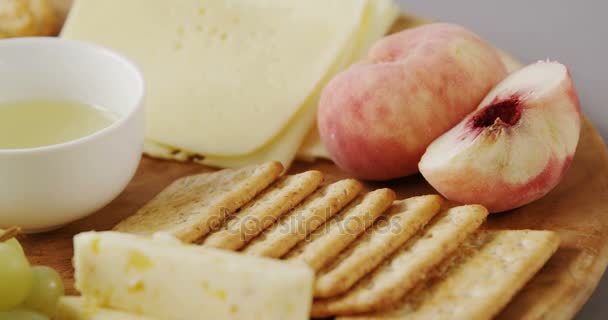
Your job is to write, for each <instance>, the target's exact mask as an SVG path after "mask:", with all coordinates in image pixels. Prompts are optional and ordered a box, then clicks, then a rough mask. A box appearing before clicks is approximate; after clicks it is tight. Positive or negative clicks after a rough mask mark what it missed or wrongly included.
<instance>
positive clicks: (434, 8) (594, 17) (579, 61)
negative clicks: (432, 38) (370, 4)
mask: <svg viewBox="0 0 608 320" xmlns="http://www.w3.org/2000/svg"><path fill="white" fill-rule="evenodd" d="M397 2H398V3H399V4H400V5H401V7H402V8H403V9H404V10H407V11H409V12H412V13H416V14H419V15H422V16H426V17H431V18H434V19H438V20H442V21H447V22H453V23H458V24H461V25H464V26H466V27H468V28H469V29H471V30H473V31H475V32H476V33H477V34H479V35H481V36H482V37H483V38H485V39H486V40H488V41H490V42H491V43H493V44H495V45H496V46H498V47H500V48H503V49H506V50H507V51H508V52H510V53H512V54H513V55H514V56H515V57H517V58H518V59H519V60H520V61H523V62H526V63H528V62H534V61H537V60H541V59H546V58H550V59H554V60H558V61H560V62H562V63H564V64H566V65H568V67H569V68H570V70H571V73H572V75H573V77H574V82H575V85H576V86H577V90H578V93H579V97H580V100H581V104H582V108H583V110H584V112H585V113H586V114H587V116H589V118H590V119H591V120H592V121H593V122H594V124H595V126H596V127H597V128H598V130H599V131H600V133H601V134H602V136H603V137H604V141H607V140H608V107H607V106H606V103H608V85H607V82H606V80H605V77H606V75H608V61H606V59H608V25H607V24H606V22H605V19H606V18H605V14H606V12H608V2H607V1H604V0H587V1H573V0H532V1H530V0H528V1H526V0H510V1H484V0H460V1H451V0H449V1H436V0H435V1H433V0H427V1H420V0H397ZM607 302H608V276H604V279H603V280H602V282H601V283H600V285H599V287H598V289H597V290H596V292H595V294H594V295H593V297H592V298H591V300H590V301H589V302H588V303H587V304H586V305H585V307H584V308H583V310H581V312H580V313H579V315H578V316H577V319H583V320H587V319H589V320H595V319H597V320H599V319H608V303H607Z"/></svg>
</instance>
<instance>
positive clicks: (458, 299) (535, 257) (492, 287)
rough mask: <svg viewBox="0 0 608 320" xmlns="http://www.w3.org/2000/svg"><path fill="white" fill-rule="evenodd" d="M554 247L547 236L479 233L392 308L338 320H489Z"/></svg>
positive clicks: (542, 233)
mask: <svg viewBox="0 0 608 320" xmlns="http://www.w3.org/2000/svg"><path fill="white" fill-rule="evenodd" d="M558 246H559V238H558V236H557V234H556V233H554V232H551V231H528V230H519V231H496V232H484V233H481V234H480V235H478V236H476V237H474V238H473V239H471V240H470V241H467V244H466V245H464V246H463V247H462V248H460V249H458V252H457V254H456V256H457V259H454V261H450V262H449V263H448V265H446V266H445V270H443V271H441V272H439V273H438V274H436V275H435V277H434V278H433V279H430V281H426V282H425V283H423V284H422V285H421V286H420V287H419V288H417V290H416V293H415V294H411V295H408V297H406V299H404V300H403V301H402V302H400V303H399V304H398V305H396V306H394V307H393V308H391V309H389V310H386V311H382V312H376V313H371V314H365V315H361V316H356V317H345V318H339V319H386V318H390V319H413V320H416V319H470V320H482V319H484V320H485V319H492V318H494V317H495V316H496V315H497V314H498V313H499V312H500V310H502V309H503V308H504V307H505V306H506V305H507V303H508V302H509V301H510V300H511V299H512V298H513V296H514V295H515V294H516V293H517V292H518V291H519V290H520V289H521V288H523V286H524V285H525V284H526V283H527V282H528V281H529V280H530V279H531V278H532V277H533V276H534V274H536V272H538V270H540V268H541V267H542V266H543V265H544V264H545V263H546V262H547V261H548V260H549V258H550V257H551V256H552V255H553V253H555V251H556V250H557V248H558Z"/></svg>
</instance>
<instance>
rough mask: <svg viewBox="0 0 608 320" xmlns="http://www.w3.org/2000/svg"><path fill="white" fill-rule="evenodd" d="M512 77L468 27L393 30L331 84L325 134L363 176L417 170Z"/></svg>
mask: <svg viewBox="0 0 608 320" xmlns="http://www.w3.org/2000/svg"><path fill="white" fill-rule="evenodd" d="M506 75H507V72H506V68H505V66H504V64H503V63H502V62H501V59H500V57H499V56H498V54H497V52H496V50H495V49H494V48H492V47H491V46H490V45H488V44H487V43H485V42H484V41H483V40H481V39H480V38H479V37H478V36H476V35H475V34H473V33H471V32H470V31H467V30H466V29H464V28H463V27H460V26H456V25H451V24H445V23H438V24H430V25H426V26H422V27H419V28H415V29H411V30H407V31H404V32H401V33H398V34H394V35H391V36H388V37H386V38H384V39H382V40H380V41H379V42H378V43H377V44H376V45H375V46H374V47H373V48H372V49H371V50H370V52H369V54H368V58H367V59H366V60H364V61H362V62H360V63H358V64H355V65H353V66H352V67H351V68H349V69H348V70H346V71H344V72H342V73H340V74H339V75H337V76H336V77H335V78H334V79H332V80H331V81H330V82H329V83H328V85H327V86H326V87H325V89H324V90H323V93H322V96H321V100H320V103H319V114H318V125H319V132H320V135H321V139H322V141H323V143H324V145H325V146H326V147H327V149H328V151H329V153H330V154H331V156H332V159H333V160H334V161H335V162H336V163H337V164H338V166H340V167H341V168H342V169H344V170H345V171H347V172H349V173H351V174H353V175H354V176H357V177H359V178H363V179H369V180H387V179H392V178H397V177H402V176H406V175H409V174H413V173H416V172H417V171H418V169H417V164H418V161H419V160H420V157H421V156H422V154H423V153H424V150H425V149H426V147H427V146H428V145H429V144H430V143H431V142H432V141H433V140H434V139H436V138H437V137H439V136H440V135H441V134H442V133H444V132H446V131H447V130H448V129H450V128H451V127H453V126H454V125H456V124H457V123H458V122H459V121H460V120H462V119H463V118H464V117H465V116H466V115H467V114H468V113H470V112H471V111H473V110H475V108H476V106H477V105H478V104H479V102H480V101H481V99H483V97H484V96H485V95H486V94H487V93H488V91H489V90H490V89H491V88H492V87H494V85H496V84H497V83H498V82H499V81H500V80H502V79H503V78H504V77H505V76H506Z"/></svg>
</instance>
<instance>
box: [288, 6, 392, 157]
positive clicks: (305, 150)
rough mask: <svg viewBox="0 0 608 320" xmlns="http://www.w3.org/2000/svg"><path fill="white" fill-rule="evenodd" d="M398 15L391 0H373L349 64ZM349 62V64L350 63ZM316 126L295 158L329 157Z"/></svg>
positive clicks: (378, 36)
mask: <svg viewBox="0 0 608 320" xmlns="http://www.w3.org/2000/svg"><path fill="white" fill-rule="evenodd" d="M398 16H399V8H398V7H397V6H396V5H395V3H394V2H393V0H374V1H373V5H372V7H371V13H370V19H371V20H370V21H369V22H368V23H367V27H366V28H364V32H363V33H361V34H360V37H362V39H363V40H362V41H361V42H360V43H361V45H360V46H359V48H356V51H355V53H354V55H353V61H351V63H350V64H352V63H354V62H356V61H358V60H360V59H362V58H363V57H365V56H366V55H367V51H368V50H369V49H370V48H371V47H372V45H373V44H374V43H375V42H376V41H377V40H378V39H380V38H382V36H384V35H386V33H387V32H388V31H389V29H390V28H391V26H392V25H393V23H394V22H395V20H396V19H397V17H398ZM350 64H349V65H350ZM318 130H319V129H318V128H317V126H316V125H315V126H313V128H312V129H311V130H310V131H309V133H308V135H307V136H306V138H305V139H304V142H303V143H302V146H301V147H300V149H299V150H298V153H297V158H298V159H299V160H304V161H314V160H315V159H317V158H322V159H331V157H330V155H329V153H328V152H327V150H326V149H325V147H324V146H323V143H322V142H321V137H320V136H319V131H318Z"/></svg>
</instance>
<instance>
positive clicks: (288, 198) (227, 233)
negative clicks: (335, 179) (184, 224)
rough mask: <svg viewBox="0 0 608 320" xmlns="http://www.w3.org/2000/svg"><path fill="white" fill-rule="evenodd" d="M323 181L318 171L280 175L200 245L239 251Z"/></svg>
mask: <svg viewBox="0 0 608 320" xmlns="http://www.w3.org/2000/svg"><path fill="white" fill-rule="evenodd" d="M321 182H323V174H322V173H321V172H319V171H307V172H304V173H300V174H297V175H293V176H286V177H282V178H279V180H278V181H277V182H275V183H274V185H272V186H271V187H270V188H268V189H267V190H266V191H264V193H262V194H260V195H259V196H257V197H256V198H255V199H254V200H253V201H251V202H250V203H249V204H247V205H246V206H245V207H243V208H242V209H241V210H240V211H239V212H237V214H235V215H234V216H232V217H231V218H230V219H229V220H228V221H227V223H226V224H224V226H223V227H222V228H221V229H220V230H218V231H216V232H214V233H211V234H209V236H208V237H207V238H206V239H205V240H204V241H203V246H206V247H214V248H219V249H226V250H238V249H240V248H242V247H243V246H244V245H245V244H246V243H247V242H249V241H250V240H251V239H253V238H254V237H255V236H257V235H258V234H260V233H261V232H262V231H264V230H265V229H266V228H268V227H270V226H271V225H272V224H273V223H274V222H275V221H276V220H277V219H278V218H279V217H280V216H282V215H283V214H285V213H287V211H289V210H291V209H293V207H295V206H296V205H298V204H299V203H300V202H301V201H302V200H304V198H306V197H307V196H309V195H310V194H311V193H313V192H314V191H315V190H316V189H317V188H318V187H319V185H320V184H321Z"/></svg>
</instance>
